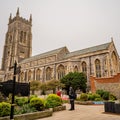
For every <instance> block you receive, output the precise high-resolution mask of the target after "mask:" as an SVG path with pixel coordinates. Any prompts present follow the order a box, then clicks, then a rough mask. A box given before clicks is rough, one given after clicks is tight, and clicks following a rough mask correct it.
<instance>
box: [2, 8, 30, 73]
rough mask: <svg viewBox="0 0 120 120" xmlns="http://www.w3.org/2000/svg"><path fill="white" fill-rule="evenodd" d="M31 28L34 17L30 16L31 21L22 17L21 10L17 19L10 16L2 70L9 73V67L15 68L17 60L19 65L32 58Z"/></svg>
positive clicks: (17, 14)
mask: <svg viewBox="0 0 120 120" xmlns="http://www.w3.org/2000/svg"><path fill="white" fill-rule="evenodd" d="M31 27H32V15H30V18H29V20H26V19H24V18H22V17H20V13H19V8H18V9H17V12H16V16H15V17H13V18H12V14H10V17H9V22H8V31H7V33H6V37H5V45H4V51H3V58H2V70H4V71H8V70H9V67H10V66H13V64H14V62H15V60H16V61H17V63H19V62H20V61H22V60H23V59H26V58H29V57H30V56H31V54H32V32H31Z"/></svg>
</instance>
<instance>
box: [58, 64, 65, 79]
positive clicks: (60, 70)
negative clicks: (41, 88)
mask: <svg viewBox="0 0 120 120" xmlns="http://www.w3.org/2000/svg"><path fill="white" fill-rule="evenodd" d="M64 76H65V67H64V66H63V65H59V66H58V80H60V79H61V78H63V77H64Z"/></svg>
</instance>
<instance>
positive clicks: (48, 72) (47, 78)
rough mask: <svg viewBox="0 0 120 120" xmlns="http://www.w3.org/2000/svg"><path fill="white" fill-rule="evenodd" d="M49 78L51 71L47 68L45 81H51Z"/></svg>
mask: <svg viewBox="0 0 120 120" xmlns="http://www.w3.org/2000/svg"><path fill="white" fill-rule="evenodd" d="M51 78H52V69H51V68H50V67H48V68H47V69H46V80H51Z"/></svg>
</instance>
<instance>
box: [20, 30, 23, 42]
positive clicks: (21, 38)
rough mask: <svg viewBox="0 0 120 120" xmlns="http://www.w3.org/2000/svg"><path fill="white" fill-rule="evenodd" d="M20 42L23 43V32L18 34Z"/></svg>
mask: <svg viewBox="0 0 120 120" xmlns="http://www.w3.org/2000/svg"><path fill="white" fill-rule="evenodd" d="M22 41H23V31H21V33H20V42H21V43H22Z"/></svg>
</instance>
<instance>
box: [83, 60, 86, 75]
mask: <svg viewBox="0 0 120 120" xmlns="http://www.w3.org/2000/svg"><path fill="white" fill-rule="evenodd" d="M82 72H83V73H85V74H87V64H86V62H82Z"/></svg>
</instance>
